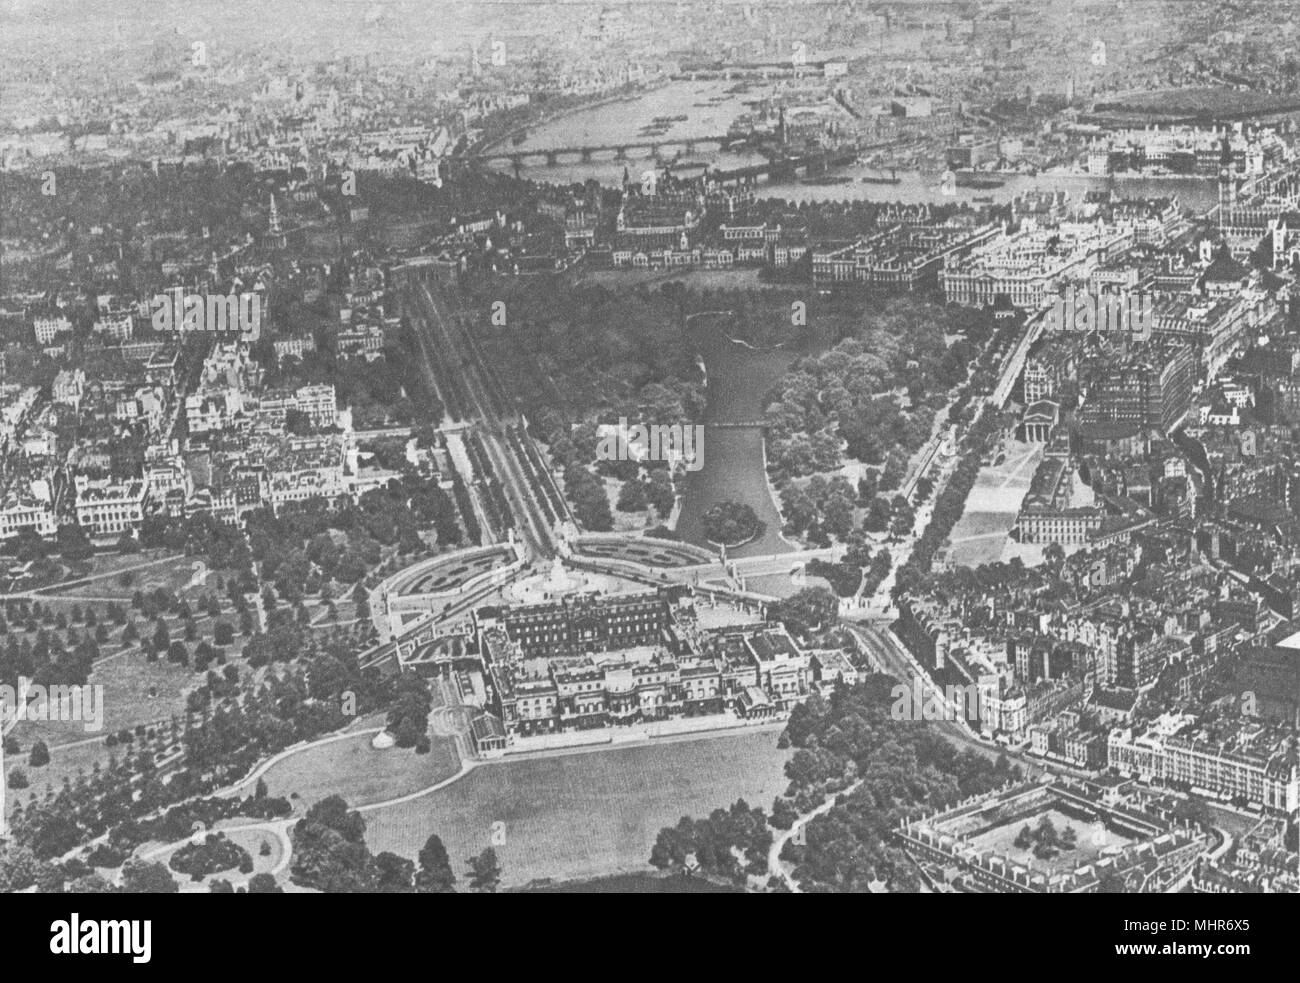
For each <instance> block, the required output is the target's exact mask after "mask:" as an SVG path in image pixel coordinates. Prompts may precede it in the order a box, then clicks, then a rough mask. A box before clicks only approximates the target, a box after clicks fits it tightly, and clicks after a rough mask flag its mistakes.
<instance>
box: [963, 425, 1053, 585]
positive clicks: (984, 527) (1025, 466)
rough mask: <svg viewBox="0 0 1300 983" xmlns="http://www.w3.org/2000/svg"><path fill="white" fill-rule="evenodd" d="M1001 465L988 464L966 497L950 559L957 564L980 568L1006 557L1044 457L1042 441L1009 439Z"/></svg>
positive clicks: (1005, 445) (1004, 446) (1004, 448)
mask: <svg viewBox="0 0 1300 983" xmlns="http://www.w3.org/2000/svg"><path fill="white" fill-rule="evenodd" d="M1002 449H1003V452H1004V453H1005V454H1006V457H1005V459H1004V460H1003V461H1002V463H1001V464H998V465H993V466H990V467H985V468H982V469H981V470H980V473H979V476H978V477H977V478H976V479H975V487H974V488H972V489H971V493H970V495H969V496H968V497H967V499H966V510H965V511H964V512H963V513H962V516H961V518H960V519H958V520H957V525H956V526H954V527H953V530H952V534H951V535H950V536H949V541H950V542H951V543H952V550H951V553H950V560H951V562H952V563H954V564H955V565H957V566H964V567H976V566H979V565H980V564H983V563H994V562H996V561H998V560H1002V559H1005V558H1006V556H1007V555H1008V554H1007V547H1008V546H1014V545H1015V544H1013V543H1010V542H1009V541H1008V538H1007V537H1008V534H1009V533H1010V532H1011V530H1012V529H1014V528H1015V524H1016V516H1017V515H1018V514H1019V513H1020V503H1021V501H1023V500H1024V497H1025V494H1026V493H1027V492H1028V491H1029V482H1030V479H1032V478H1033V476H1034V469H1035V468H1037V467H1038V462H1039V461H1040V460H1042V455H1043V447H1042V445H1041V444H1025V443H1021V442H1020V441H1007V442H1006V443H1005V444H1004V445H1003V448H1002Z"/></svg>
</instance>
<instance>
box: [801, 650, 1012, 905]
mask: <svg viewBox="0 0 1300 983" xmlns="http://www.w3.org/2000/svg"><path fill="white" fill-rule="evenodd" d="M896 682H897V681H896V680H895V679H894V678H893V677H892V676H886V675H875V676H871V677H869V678H868V679H867V680H866V681H864V682H862V683H860V684H859V685H857V686H854V687H852V688H849V687H843V686H841V687H839V688H837V689H836V690H835V692H834V693H833V694H832V695H831V697H830V698H829V699H828V700H826V699H822V698H821V697H818V696H813V697H811V698H809V699H808V700H807V701H805V702H804V703H803V704H800V705H799V706H798V707H796V708H795V710H794V711H793V712H792V713H791V716H790V720H789V722H788V724H787V726H786V731H785V734H784V735H783V737H782V739H783V741H787V742H789V744H791V745H793V746H794V747H796V748H798V750H796V751H795V753H794V755H793V756H792V757H791V758H790V761H789V762H788V763H787V765H786V775H787V777H789V778H790V788H789V790H788V791H787V795H786V798H788V799H789V800H790V802H791V804H792V805H793V807H794V808H795V810H797V811H798V812H801V813H802V812H807V811H809V810H810V809H812V808H814V807H815V806H816V805H818V804H820V803H821V802H822V801H823V799H824V797H825V796H826V795H828V794H838V793H841V792H844V791H845V790H847V789H850V788H852V791H851V792H849V793H847V794H844V795H843V796H842V797H841V798H840V799H839V801H838V802H837V803H836V805H834V806H833V807H832V808H831V809H830V810H828V811H827V812H825V813H823V814H822V815H820V816H818V817H817V818H815V819H813V820H812V821H811V822H809V823H808V825H807V827H806V828H805V837H804V843H803V844H802V845H799V844H795V843H788V844H787V845H786V847H785V853H784V854H783V857H784V859H787V860H789V861H792V862H793V863H794V864H795V865H796V867H795V876H796V877H797V879H798V880H799V883H800V885H801V886H802V887H804V888H805V889H806V890H818V889H820V890H828V891H862V890H865V886H866V884H867V882H869V881H875V880H879V881H883V882H885V883H886V885H887V886H888V888H889V890H891V891H914V890H917V889H918V888H919V879H918V875H917V873H916V870H915V868H914V867H913V865H912V864H911V862H910V861H909V860H907V858H906V857H905V856H903V854H902V852H901V851H900V850H899V849H898V848H897V847H895V846H893V845H892V844H891V843H890V841H889V833H890V831H891V830H893V829H894V828H896V827H897V825H898V821H899V820H900V819H902V818H903V817H905V816H914V815H916V814H917V813H918V812H919V811H922V810H925V811H934V810H936V809H942V808H946V807H947V806H949V805H951V804H952V803H954V802H957V801H959V800H960V799H962V798H965V797H967V796H970V795H974V794H977V793H981V792H986V791H988V790H990V789H992V788H996V787H998V786H1000V785H1002V784H1003V783H1005V782H1006V781H1008V780H1011V779H1014V778H1017V777H1018V776H1019V771H1018V769H1016V768H1014V767H1013V766H1012V765H1011V764H1010V762H1009V761H1008V760H1007V759H1006V757H1005V756H999V757H998V758H997V759H996V760H990V759H989V758H988V757H986V756H984V755H982V754H979V753H977V752H974V751H962V752H958V751H957V750H956V749H955V748H954V747H953V745H952V744H950V743H949V742H948V741H946V740H944V739H943V737H942V736H940V734H939V733H938V732H937V731H936V730H934V729H933V728H932V727H931V726H930V725H928V724H925V723H916V724H909V725H907V726H902V727H900V726H899V724H898V722H897V721H895V720H893V718H892V716H891V714H890V706H891V702H892V690H893V687H894V685H895V684H896Z"/></svg>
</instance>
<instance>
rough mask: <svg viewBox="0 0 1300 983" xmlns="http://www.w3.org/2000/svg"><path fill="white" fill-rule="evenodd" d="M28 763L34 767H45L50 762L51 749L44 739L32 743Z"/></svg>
mask: <svg viewBox="0 0 1300 983" xmlns="http://www.w3.org/2000/svg"><path fill="white" fill-rule="evenodd" d="M27 763H28V764H29V765H31V766H32V767H33V768H43V767H45V766H46V765H48V764H49V763H50V749H49V746H48V745H46V743H45V742H44V741H36V742H35V743H34V744H33V745H32V752H31V754H30V755H29V756H28V758H27Z"/></svg>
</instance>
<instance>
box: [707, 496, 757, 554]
mask: <svg viewBox="0 0 1300 983" xmlns="http://www.w3.org/2000/svg"><path fill="white" fill-rule="evenodd" d="M703 521H704V535H705V536H707V537H708V538H709V540H710V541H711V542H714V543H722V544H724V545H726V546H734V545H738V544H740V543H743V542H745V541H747V540H749V539H752V538H753V537H754V536H755V535H757V534H758V532H759V521H758V516H757V514H755V512H754V510H753V509H752V508H751V507H750V506H748V505H745V504H743V503H742V502H718V503H716V504H715V505H712V506H710V507H709V509H708V511H707V512H705V513H704V520H703Z"/></svg>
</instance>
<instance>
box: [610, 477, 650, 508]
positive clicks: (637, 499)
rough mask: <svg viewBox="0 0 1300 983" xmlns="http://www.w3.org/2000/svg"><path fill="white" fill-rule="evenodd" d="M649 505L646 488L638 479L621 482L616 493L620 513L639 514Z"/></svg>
mask: <svg viewBox="0 0 1300 983" xmlns="http://www.w3.org/2000/svg"><path fill="white" fill-rule="evenodd" d="M648 504H649V498H648V496H647V495H646V486H645V483H644V482H642V481H641V480H640V479H638V478H632V479H631V480H629V481H625V482H623V487H622V488H621V489H620V490H619V493H618V510H619V511H620V512H641V511H643V510H644V509H645V508H646V506H647V505H648Z"/></svg>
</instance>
